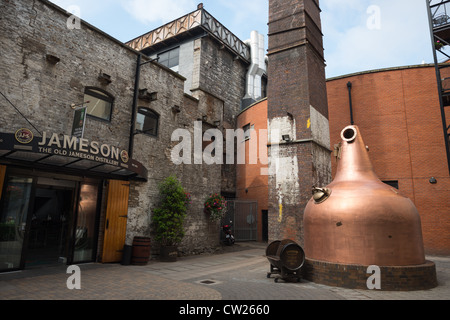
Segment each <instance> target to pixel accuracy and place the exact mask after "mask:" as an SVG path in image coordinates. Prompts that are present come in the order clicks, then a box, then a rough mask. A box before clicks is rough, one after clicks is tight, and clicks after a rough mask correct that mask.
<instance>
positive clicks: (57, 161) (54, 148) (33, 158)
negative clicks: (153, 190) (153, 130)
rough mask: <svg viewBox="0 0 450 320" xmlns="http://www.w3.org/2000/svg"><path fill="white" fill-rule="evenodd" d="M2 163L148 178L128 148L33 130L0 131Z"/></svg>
mask: <svg viewBox="0 0 450 320" xmlns="http://www.w3.org/2000/svg"><path fill="white" fill-rule="evenodd" d="M0 163H3V164H6V165H26V166H33V167H36V168H38V169H50V170H58V171H62V172H67V173H75V174H81V175H93V176H102V177H105V178H108V179H120V180H123V179H128V180H144V181H145V180H147V169H146V168H145V167H144V166H143V165H142V164H141V163H139V162H138V161H136V160H133V159H130V158H129V156H128V152H127V151H126V150H121V149H120V148H118V147H115V146H111V145H109V144H102V143H100V142H97V141H89V140H87V139H79V138H77V137H73V136H67V135H64V136H63V135H61V134H56V133H53V134H50V133H46V132H44V133H43V136H42V137H34V135H33V133H32V131H31V130H28V129H19V130H17V131H16V132H15V133H1V132H0Z"/></svg>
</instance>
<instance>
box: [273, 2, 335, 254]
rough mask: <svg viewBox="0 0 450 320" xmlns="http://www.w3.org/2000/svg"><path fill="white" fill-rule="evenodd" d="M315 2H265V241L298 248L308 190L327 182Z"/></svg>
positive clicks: (326, 141)
mask: <svg viewBox="0 0 450 320" xmlns="http://www.w3.org/2000/svg"><path fill="white" fill-rule="evenodd" d="M322 38H323V35H322V32H321V21H320V8H319V2H318V1H317V0H269V51H268V57H269V69H268V75H269V83H268V121H269V132H270V133H269V134H270V137H269V142H270V143H269V145H270V146H269V159H270V176H269V240H270V241H273V240H282V239H292V240H295V241H298V242H299V244H301V245H303V212H304V209H305V207H306V204H307V203H308V201H309V199H310V198H311V196H312V191H311V190H312V187H313V186H319V187H321V186H326V185H328V184H329V183H330V182H331V160H330V154H331V150H330V134H329V124H328V102H327V92H326V81H325V60H324V50H323V41H322Z"/></svg>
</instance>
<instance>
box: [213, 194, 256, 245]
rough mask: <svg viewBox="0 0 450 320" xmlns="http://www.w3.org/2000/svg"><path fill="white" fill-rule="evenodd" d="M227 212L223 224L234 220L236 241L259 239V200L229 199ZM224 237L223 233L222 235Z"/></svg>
mask: <svg viewBox="0 0 450 320" xmlns="http://www.w3.org/2000/svg"><path fill="white" fill-rule="evenodd" d="M227 208H228V210H227V213H226V214H225V216H224V218H223V219H222V225H224V224H229V223H230V222H232V229H231V230H232V232H233V235H234V237H235V239H236V241H256V240H257V202H256V201H242V200H228V201H227ZM221 237H222V238H223V233H222V235H221Z"/></svg>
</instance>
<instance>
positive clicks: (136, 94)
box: [128, 54, 142, 159]
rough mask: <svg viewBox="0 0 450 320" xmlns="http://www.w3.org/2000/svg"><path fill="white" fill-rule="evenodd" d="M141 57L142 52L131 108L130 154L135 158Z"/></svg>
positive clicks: (138, 60)
mask: <svg viewBox="0 0 450 320" xmlns="http://www.w3.org/2000/svg"><path fill="white" fill-rule="evenodd" d="M141 59H142V56H141V54H138V57H137V65H136V77H135V79H134V97H133V106H132V109H131V126H130V142H129V149H128V156H129V157H130V159H131V158H133V152H134V132H135V131H136V110H137V104H138V97H139V79H140V77H141Z"/></svg>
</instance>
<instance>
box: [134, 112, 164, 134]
mask: <svg viewBox="0 0 450 320" xmlns="http://www.w3.org/2000/svg"><path fill="white" fill-rule="evenodd" d="M158 129H159V114H157V113H156V112H155V111H153V110H150V109H148V108H142V107H141V108H139V109H138V114H137V117H136V130H137V131H138V132H140V133H144V134H148V135H150V136H153V137H157V136H158Z"/></svg>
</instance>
